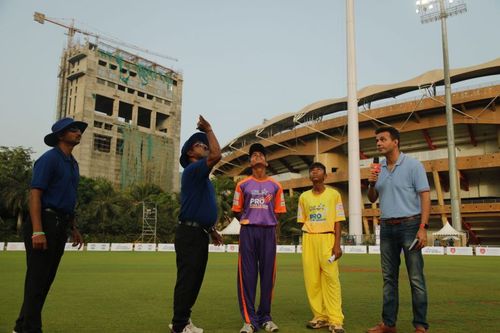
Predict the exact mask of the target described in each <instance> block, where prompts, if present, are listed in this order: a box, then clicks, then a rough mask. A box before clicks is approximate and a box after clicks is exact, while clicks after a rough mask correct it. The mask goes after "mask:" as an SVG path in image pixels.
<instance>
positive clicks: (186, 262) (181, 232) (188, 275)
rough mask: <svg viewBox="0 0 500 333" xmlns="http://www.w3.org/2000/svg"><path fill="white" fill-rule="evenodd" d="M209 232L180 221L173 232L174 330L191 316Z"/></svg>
mask: <svg viewBox="0 0 500 333" xmlns="http://www.w3.org/2000/svg"><path fill="white" fill-rule="evenodd" d="M208 241H209V237H208V234H207V233H206V232H205V230H203V229H202V228H199V227H190V226H185V225H182V224H179V226H178V227H177V230H176V231H175V252H176V263H177V282H176V283H175V290H174V317H173V318H172V324H173V330H174V332H182V330H183V329H184V327H185V326H186V325H187V324H188V322H189V318H190V317H191V308H192V307H193V305H194V303H195V302H196V298H197V297H198V293H199V291H200V288H201V284H202V282H203V277H204V276H205V268H206V267H207V260H208Z"/></svg>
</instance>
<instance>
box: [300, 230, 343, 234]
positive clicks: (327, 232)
mask: <svg viewBox="0 0 500 333" xmlns="http://www.w3.org/2000/svg"><path fill="white" fill-rule="evenodd" d="M302 232H303V233H305V234H311V235H319V234H335V232H333V231H324V232H307V231H305V230H302Z"/></svg>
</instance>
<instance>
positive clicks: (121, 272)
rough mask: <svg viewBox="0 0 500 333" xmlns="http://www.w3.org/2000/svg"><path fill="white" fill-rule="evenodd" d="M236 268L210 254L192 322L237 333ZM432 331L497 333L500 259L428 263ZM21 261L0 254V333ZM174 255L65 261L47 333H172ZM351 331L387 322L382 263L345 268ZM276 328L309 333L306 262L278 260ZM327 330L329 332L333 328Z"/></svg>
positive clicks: (10, 311)
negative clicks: (382, 319)
mask: <svg viewBox="0 0 500 333" xmlns="http://www.w3.org/2000/svg"><path fill="white" fill-rule="evenodd" d="M236 260H237V255H236V254H232V253H211V254H210V259H209V263H208V269H207V273H206V275H205V281H204V284H203V287H202V289H201V292H200V295H199V297H198V301H197V303H196V305H195V307H194V309H193V316H192V318H193V321H194V322H195V323H196V324H197V325H199V326H200V327H203V328H204V329H205V330H206V332H207V333H210V332H221V333H222V332H238V331H239V329H240V328H241V325H242V320H241V318H240V314H239V310H238V301H237V297H236ZM425 262H426V278H427V284H428V291H429V303H430V304H429V315H428V317H429V318H428V319H429V322H430V324H431V331H432V332H436V333H437V332H442V333H448V332H454V333H459V332H480V333H486V332H500V258H498V257H451V256H427V257H426V258H425ZM24 263H25V261H24V252H5V251H4V252H0V332H1V333H3V332H9V333H10V332H11V329H12V326H13V322H14V320H15V319H16V315H17V313H18V310H19V306H20V304H21V297H22V291H23V290H22V289H23V280H24V273H25V264H24ZM175 273H176V271H175V254H174V253H160V252H156V253H137V252H106V253H103V252H82V253H74V252H67V253H66V254H65V255H64V257H63V260H62V264H61V266H60V268H59V273H58V276H57V278H56V281H55V282H54V284H53V286H52V290H51V292H50V293H49V296H48V298H47V302H46V304H45V308H44V312H43V319H44V330H45V332H48V333H53V332H61V333H68V332H71V333H77V332H169V330H168V323H169V322H170V319H171V317H172V294H173V286H174V283H175ZM340 278H341V282H342V293H343V303H344V304H343V309H344V314H345V325H344V326H345V328H346V330H347V332H349V333H351V332H364V331H365V330H366V328H367V327H369V326H372V325H373V324H375V323H377V322H378V321H379V320H380V311H381V297H382V291H381V290H382V289H381V288H382V278H381V273H380V267H379V257H378V256H377V255H344V257H343V258H342V260H341V276H340ZM401 281H402V283H401V286H400V311H399V320H398V331H399V332H413V328H412V326H411V318H412V317H411V299H410V291H409V287H408V281H407V278H406V273H405V271H404V270H402V271H401ZM272 314H273V319H274V320H275V322H276V323H277V324H278V325H279V326H280V332H284V333H295V332H311V330H308V329H306V328H305V326H304V325H305V323H306V321H308V320H309V319H311V313H310V310H309V306H308V303H307V300H306V295H305V289H304V282H303V277H302V266H301V257H300V255H296V254H279V255H278V274H277V282H276V292H275V299H274V302H273V311H272ZM321 331H324V332H327V330H326V329H323V330H321Z"/></svg>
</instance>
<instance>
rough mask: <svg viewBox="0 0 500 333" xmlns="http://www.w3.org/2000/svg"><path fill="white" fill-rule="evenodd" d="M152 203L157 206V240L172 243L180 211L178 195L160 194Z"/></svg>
mask: <svg viewBox="0 0 500 333" xmlns="http://www.w3.org/2000/svg"><path fill="white" fill-rule="evenodd" d="M154 202H156V204H157V205H158V225H157V236H158V239H160V240H161V241H165V242H173V241H174V236H175V228H176V227H177V222H178V221H179V213H180V209H181V205H180V196H179V194H178V193H161V194H158V195H157V196H156V197H155V198H154Z"/></svg>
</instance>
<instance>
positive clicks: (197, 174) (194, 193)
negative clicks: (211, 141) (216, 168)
mask: <svg viewBox="0 0 500 333" xmlns="http://www.w3.org/2000/svg"><path fill="white" fill-rule="evenodd" d="M210 170H211V169H210V168H209V167H208V165H207V159H206V158H204V159H201V160H198V161H196V162H193V163H190V164H189V165H188V166H187V167H186V168H185V169H184V172H183V173H182V180H181V212H180V214H179V220H180V221H192V222H197V223H199V224H201V225H203V226H205V227H211V226H213V225H214V224H215V222H216V221H217V203H216V200H215V189H214V186H213V185H212V182H211V181H210V179H209V178H208V176H209V175H210Z"/></svg>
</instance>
